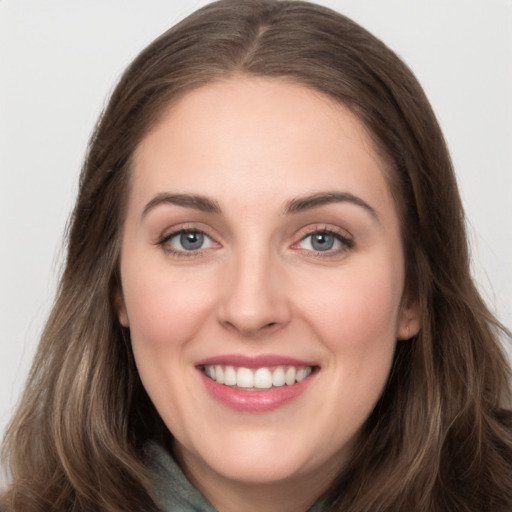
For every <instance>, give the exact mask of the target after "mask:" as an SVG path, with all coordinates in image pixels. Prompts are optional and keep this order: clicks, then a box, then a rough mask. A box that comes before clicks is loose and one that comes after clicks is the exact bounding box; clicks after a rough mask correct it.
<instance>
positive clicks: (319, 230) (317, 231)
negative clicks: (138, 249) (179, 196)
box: [156, 226, 354, 258]
mask: <svg viewBox="0 0 512 512" xmlns="http://www.w3.org/2000/svg"><path fill="white" fill-rule="evenodd" d="M187 233H191V234H192V233H195V234H198V235H202V236H204V237H205V238H207V239H209V240H210V242H211V244H212V245H214V244H217V242H215V240H214V239H213V238H212V237H210V236H209V235H208V234H207V233H206V232H205V231H203V230H201V229H198V228H192V227H191V228H181V229H178V230H176V231H173V232H172V233H169V234H167V235H165V236H163V237H162V238H161V239H160V240H159V241H158V242H157V244H156V245H159V246H161V247H162V248H163V249H164V250H165V252H167V253H168V254H171V255H173V256H177V257H179V258H194V257H200V256H201V255H202V254H203V253H204V251H206V250H208V249H209V248H210V247H206V248H204V247H201V248H199V249H196V250H186V249H175V248H174V247H173V246H172V245H170V241H171V240H173V239H174V238H176V237H178V236H181V235H183V234H187ZM314 235H327V236H332V237H333V238H334V239H335V242H338V243H339V244H340V245H341V247H338V248H337V249H335V250H331V248H329V249H328V250H325V251H320V250H315V249H304V250H305V251H306V252H307V253H308V254H310V255H312V256H315V257H319V258H326V257H327V258H328V257H334V256H338V255H340V254H341V253H343V252H345V251H348V250H350V249H352V248H353V247H354V242H353V240H352V239H351V238H349V237H347V236H346V235H342V234H341V233H340V232H339V231H337V230H334V229H332V228H327V227H325V226H322V227H315V228H313V229H311V230H309V231H307V232H306V233H305V234H304V235H303V236H301V238H300V240H299V241H298V242H295V243H294V244H293V245H292V246H291V247H292V248H294V249H298V248H297V245H299V244H301V243H303V242H304V241H305V240H306V239H307V238H309V237H312V236H314Z"/></svg>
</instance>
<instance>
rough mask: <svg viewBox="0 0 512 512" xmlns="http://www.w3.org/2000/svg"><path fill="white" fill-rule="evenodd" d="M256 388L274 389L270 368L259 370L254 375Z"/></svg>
mask: <svg viewBox="0 0 512 512" xmlns="http://www.w3.org/2000/svg"><path fill="white" fill-rule="evenodd" d="M254 387H255V388H258V389H268V388H271V387H272V374H271V373H270V370H269V369H268V368H258V369H257V370H256V372H255V373H254Z"/></svg>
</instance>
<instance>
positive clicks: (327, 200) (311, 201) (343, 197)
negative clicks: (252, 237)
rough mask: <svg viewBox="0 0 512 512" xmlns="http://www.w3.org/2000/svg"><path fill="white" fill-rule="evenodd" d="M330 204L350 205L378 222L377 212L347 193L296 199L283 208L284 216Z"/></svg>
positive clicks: (315, 195) (314, 195) (321, 193)
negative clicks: (363, 210)
mask: <svg viewBox="0 0 512 512" xmlns="http://www.w3.org/2000/svg"><path fill="white" fill-rule="evenodd" d="M332 203H350V204H354V205H356V206H360V207H361V208H363V209H365V210H366V211H367V212H368V213H370V215H371V216H372V217H373V218H374V219H376V220H379V217H378V215H377V211H376V210H375V208H373V207H372V206H370V205H369V204H368V203H367V202H366V201H364V200H363V199H361V198H360V197H357V196H355V195H353V194H350V193H348V192H320V193H317V194H311V195H309V196H304V197H297V198H295V199H292V200H291V201H289V202H288V203H287V205H286V207H285V210H284V212H285V214H293V213H299V212H303V211H306V210H311V209H313V208H318V207H319V206H323V205H327V204H332Z"/></svg>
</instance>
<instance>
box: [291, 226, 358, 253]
mask: <svg viewBox="0 0 512 512" xmlns="http://www.w3.org/2000/svg"><path fill="white" fill-rule="evenodd" d="M352 245H353V243H352V241H351V240H350V239H348V238H346V237H343V236H341V235H340V234H338V233H333V232H332V231H315V232H313V233H310V234H309V235H306V236H305V237H304V238H303V239H302V240H301V241H300V242H299V246H300V248H301V249H305V250H306V251H314V252H316V253H319V252H338V251H342V250H343V249H347V248H350V247H352Z"/></svg>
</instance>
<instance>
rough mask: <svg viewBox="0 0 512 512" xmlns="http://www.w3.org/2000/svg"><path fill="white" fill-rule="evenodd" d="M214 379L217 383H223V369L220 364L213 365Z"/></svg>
mask: <svg viewBox="0 0 512 512" xmlns="http://www.w3.org/2000/svg"><path fill="white" fill-rule="evenodd" d="M212 379H213V377H212ZM215 380H216V381H217V382H218V383H219V384H224V370H223V369H222V366H221V365H220V364H218V365H217V366H216V367H215Z"/></svg>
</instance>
